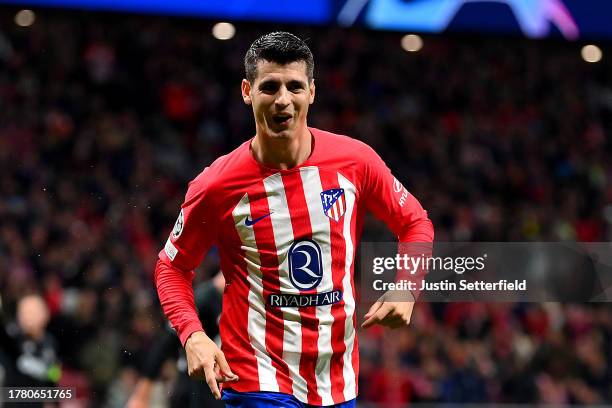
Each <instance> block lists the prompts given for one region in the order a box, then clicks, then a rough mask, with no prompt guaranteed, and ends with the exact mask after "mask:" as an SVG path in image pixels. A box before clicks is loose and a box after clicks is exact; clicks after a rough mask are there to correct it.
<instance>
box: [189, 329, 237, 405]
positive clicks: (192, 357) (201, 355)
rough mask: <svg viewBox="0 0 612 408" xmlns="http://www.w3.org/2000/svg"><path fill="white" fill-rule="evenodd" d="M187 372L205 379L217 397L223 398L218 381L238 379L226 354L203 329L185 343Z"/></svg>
mask: <svg viewBox="0 0 612 408" xmlns="http://www.w3.org/2000/svg"><path fill="white" fill-rule="evenodd" d="M185 352H186V353H187V372H188V373H189V376H190V377H191V378H196V379H201V380H205V381H206V383H207V384H208V386H209V387H210V391H211V392H212V393H213V395H214V396H215V398H216V399H220V398H221V391H219V385H218V383H222V382H235V381H238V376H237V375H236V374H234V373H233V372H232V370H230V368H229V365H228V364H227V361H226V360H225V355H224V354H223V352H222V351H221V350H220V349H219V347H217V345H216V344H215V342H214V341H212V340H211V339H210V337H208V336H207V335H206V334H205V333H204V332H203V331H197V332H194V333H193V334H192V335H191V336H189V338H188V339H187V342H186V343H185Z"/></svg>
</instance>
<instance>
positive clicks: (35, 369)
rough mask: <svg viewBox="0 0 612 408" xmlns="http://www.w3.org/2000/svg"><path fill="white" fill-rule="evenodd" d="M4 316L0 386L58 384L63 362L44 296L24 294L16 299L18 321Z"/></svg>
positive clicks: (0, 336)
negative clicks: (51, 328)
mask: <svg viewBox="0 0 612 408" xmlns="http://www.w3.org/2000/svg"><path fill="white" fill-rule="evenodd" d="M0 313H1V307H0ZM4 319H5V318H4V317H3V316H1V315H0V370H1V371H2V373H3V377H4V378H3V381H2V380H0V386H3V387H53V386H57V384H58V382H59V379H60V377H61V366H60V363H59V360H58V357H57V349H56V343H55V340H54V339H53V337H52V336H51V335H50V334H49V333H48V332H47V323H48V322H49V310H48V309H47V305H46V304H45V302H44V300H43V299H42V298H41V297H40V296H39V295H28V296H25V297H23V298H21V299H20V300H19V301H18V303H17V318H16V321H9V322H6V321H5V320H4ZM32 405H36V404H32ZM39 405H40V406H43V405H44V404H39Z"/></svg>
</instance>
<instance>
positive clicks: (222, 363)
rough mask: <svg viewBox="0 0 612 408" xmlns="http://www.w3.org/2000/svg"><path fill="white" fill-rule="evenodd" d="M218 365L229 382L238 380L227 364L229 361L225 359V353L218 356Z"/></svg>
mask: <svg viewBox="0 0 612 408" xmlns="http://www.w3.org/2000/svg"><path fill="white" fill-rule="evenodd" d="M217 364H218V365H219V368H220V369H221V372H222V373H223V375H224V376H225V377H226V378H227V379H228V381H237V380H238V376H237V375H236V374H234V373H233V372H232V369H231V368H230V366H229V364H227V360H226V359H225V354H223V352H220V353H219V354H217Z"/></svg>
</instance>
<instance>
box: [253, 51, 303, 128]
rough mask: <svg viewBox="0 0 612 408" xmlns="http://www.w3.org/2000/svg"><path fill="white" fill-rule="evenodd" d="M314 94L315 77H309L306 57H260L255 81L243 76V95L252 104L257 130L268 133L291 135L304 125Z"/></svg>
mask: <svg viewBox="0 0 612 408" xmlns="http://www.w3.org/2000/svg"><path fill="white" fill-rule="evenodd" d="M314 96H315V86H314V81H309V80H308V75H307V74H306V63H305V62H304V61H299V62H292V63H289V64H285V65H282V64H277V63H276V62H270V61H259V62H258V64H257V78H255V80H254V81H253V83H250V82H249V81H247V80H246V79H243V80H242V98H243V99H244V102H245V103H246V104H247V105H251V106H252V107H253V114H254V115H255V123H256V126H257V133H258V134H261V135H262V136H265V137H271V138H289V139H290V138H293V137H294V136H295V135H296V130H300V129H305V128H306V116H307V114H308V107H309V106H310V104H311V103H313V102H314Z"/></svg>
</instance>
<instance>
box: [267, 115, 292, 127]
mask: <svg viewBox="0 0 612 408" xmlns="http://www.w3.org/2000/svg"><path fill="white" fill-rule="evenodd" d="M292 117H293V116H291V115H288V114H284V113H283V114H278V115H274V116H272V120H273V121H274V123H276V124H277V125H286V124H288V123H289V121H290V120H291V118H292Z"/></svg>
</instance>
